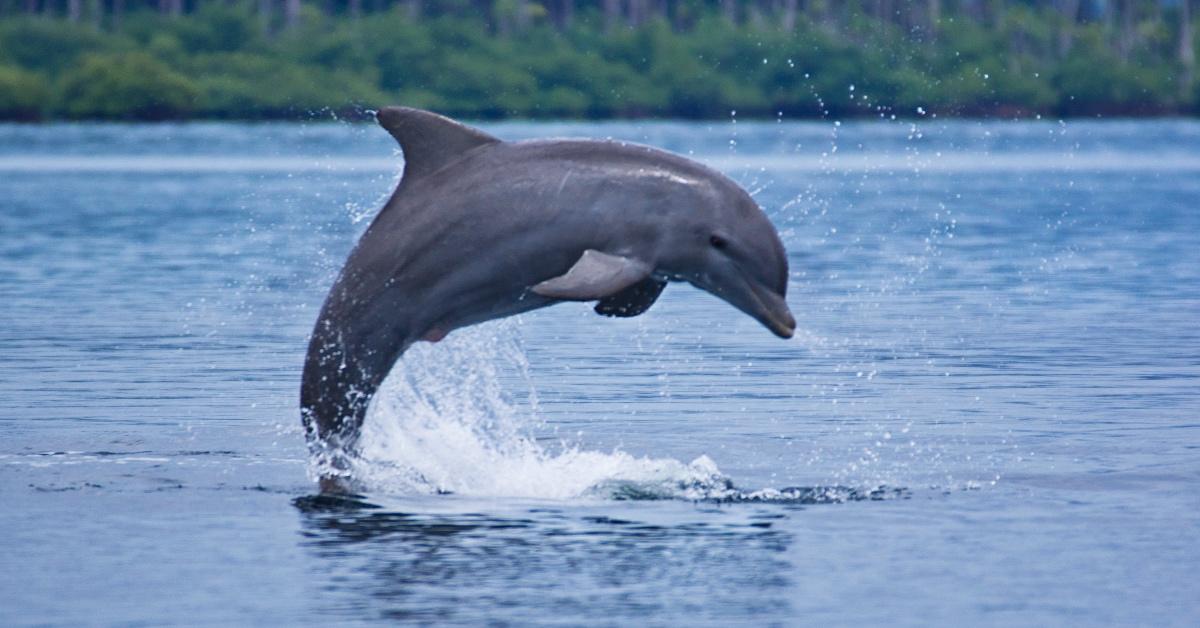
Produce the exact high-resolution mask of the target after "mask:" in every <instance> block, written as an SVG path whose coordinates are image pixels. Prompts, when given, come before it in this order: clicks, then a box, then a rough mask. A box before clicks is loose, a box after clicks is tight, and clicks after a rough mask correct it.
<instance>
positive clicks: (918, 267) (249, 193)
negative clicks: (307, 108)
mask: <svg viewBox="0 0 1200 628" xmlns="http://www.w3.org/2000/svg"><path fill="white" fill-rule="evenodd" d="M488 128H489V130H491V131H493V132H494V133H496V134H498V135H500V136H501V137H504V138H509V139H518V138H527V137H539V136H554V135H571V136H592V137H605V136H611V137H619V138H623V139H629V140H635V141H642V142H647V143H651V144H655V145H658V146H662V147H665V148H668V149H671V150H675V151H678V152H681V153H685V154H691V155H692V156H693V157H695V158H697V159H701V160H703V161H706V162H708V163H712V164H714V165H716V166H717V167H719V168H721V169H723V170H724V171H726V172H727V173H729V174H730V175H731V176H733V177H734V178H735V179H737V180H738V181H739V182H741V183H742V184H743V185H745V186H746V187H747V188H748V189H750V190H752V191H753V192H754V195H755V197H756V199H757V200H758V201H759V202H760V203H761V204H762V206H763V207H764V208H766V210H767V211H768V213H769V214H770V215H771V217H772V219H773V220H774V222H775V223H776V225H778V227H779V229H780V231H781V233H782V236H783V239H784V242H785V244H786V246H787V248H788V250H789V254H790V256H791V260H790V261H791V267H792V278H791V284H790V289H789V302H790V304H791V307H792V310H793V311H794V312H795V313H796V318H797V320H798V322H799V329H798V330H797V338H795V339H793V340H792V341H788V342H784V341H780V340H778V339H777V338H775V337H773V336H772V335H771V334H769V333H768V332H767V331H766V330H764V329H762V328H760V327H759V326H758V325H757V323H755V322H754V321H752V320H750V319H748V318H747V317H745V316H743V315H741V314H739V313H738V312H736V311H735V310H733V309H732V308H731V307H729V306H728V305H726V304H724V303H722V302H720V301H718V300H717V299H715V298H713V297H711V296H710V295H707V294H704V293H701V292H699V291H697V290H694V289H692V288H689V287H687V286H681V285H672V286H670V287H668V289H667V290H666V292H665V293H664V295H663V298H662V299H661V300H660V301H659V303H658V304H657V305H656V306H655V307H654V308H653V309H651V310H650V312H648V313H647V314H645V315H643V316H641V317H638V318H635V319H630V320H613V319H602V318H600V317H597V316H595V315H594V314H592V313H591V311H590V308H589V307H588V306H586V305H582V304H573V305H562V306H557V307H554V308H549V309H546V310H542V311H538V312H535V313H533V314H530V315H525V316H522V317H520V318H518V319H511V320H507V321H500V322H495V323H490V324H487V325H483V326H480V327H477V328H472V329H467V330H461V331H458V332H455V333H454V334H452V335H451V336H450V337H449V338H448V339H447V340H446V341H445V342H444V343H441V344H439V345H436V346H429V345H423V346H420V348H419V349H417V350H414V351H413V352H411V353H410V354H409V355H408V356H406V358H405V360H404V362H403V363H402V364H400V365H399V366H398V368H397V370H396V371H395V372H393V375H392V377H391V378H390V379H389V381H388V382H387V384H386V386H385V390H384V392H383V394H382V395H381V397H380V398H379V400H378V403H377V404H376V406H375V408H374V410H373V413H372V415H371V417H370V418H369V420H368V435H367V445H368V446H367V449H368V453H369V457H370V463H369V464H368V465H367V466H366V467H365V468H364V469H362V472H363V475H364V477H366V478H368V484H369V488H370V489H371V490H370V491H368V492H367V493H366V494H365V495H363V497H362V499H360V500H334V499H328V498H321V497H318V496H316V495H315V491H314V488H313V483H312V481H311V478H310V477H309V476H308V469H307V461H306V459H305V448H304V445H303V437H302V434H301V432H300V429H299V419H298V410H297V391H298V387H299V372H300V367H301V361H302V358H303V351H304V347H305V340H306V335H307V333H308V331H309V328H310V326H311V324H312V322H313V320H314V318H315V316H316V312H317V308H318V306H319V305H320V301H321V299H322V298H323V296H324V293H325V291H326V290H327V289H328V286H329V285H330V283H331V282H332V279H333V275H334V274H335V273H336V272H337V269H338V268H339V267H340V264H341V262H342V261H343V259H344V256H345V254H346V253H347V251H348V250H349V247H350V246H351V245H352V244H353V241H354V239H355V237H356V236H357V235H358V233H359V232H361V230H362V229H363V228H365V225H366V221H367V220H368V219H369V217H370V216H371V215H373V213H374V212H375V211H376V209H377V208H378V207H379V205H380V203H381V202H382V200H383V199H384V198H386V196H387V195H388V194H389V193H390V192H391V190H392V187H393V185H394V182H395V180H396V177H397V175H398V172H399V168H400V164H401V161H400V158H399V157H398V156H396V155H395V148H394V146H393V144H392V141H391V139H390V138H388V137H387V136H386V134H385V133H383V132H382V131H381V130H379V129H377V128H375V127H373V126H370V125H363V126H352V125H342V124H314V125H307V126H303V125H289V124H261V125H240V124H236V125H235V124H188V125H154V126H126V125H92V124H84V125H52V126H0V427H2V429H3V431H4V433H5V437H4V439H3V441H0V496H2V499H3V504H4V507H3V508H2V509H0V538H2V539H4V540H3V541H2V542H0V543H2V545H0V547H2V549H3V551H2V552H0V556H2V558H0V566H2V567H3V568H2V569H0V609H3V611H2V616H3V621H2V622H0V623H4V624H5V625H31V624H39V625H41V624H61V625H75V624H80V623H87V624H135V623H141V624H155V625H157V624H209V625H212V624H225V623H231V622H234V623H239V624H247V623H257V624H294V623H323V624H326V623H351V624H369V623H394V622H396V621H411V622H417V623H425V622H437V623H447V624H473V623H483V622H494V623H501V624H520V625H525V624H546V623H554V624H612V625H620V624H629V623H637V624H644V625H678V624H681V623H687V624H696V625H728V624H731V623H741V624H748V625H789V624H817V625H846V624H855V625H861V624H864V623H867V624H881V623H888V624H899V625H927V624H930V623H944V624H957V625H1011V624H1014V623H1016V624H1025V625H1094V624H1114V623H1117V624H1153V625H1195V624H1196V622H1197V621H1200V583H1198V581H1197V579H1196V578H1195V573H1196V570H1197V569H1198V568H1200V543H1198V542H1197V541H1198V540H1200V535H1198V532H1200V490H1198V489H1197V480H1200V388H1198V384H1200V325H1198V324H1197V323H1198V322H1200V321H1198V315H1200V213H1198V212H1197V211H1196V208H1197V206H1198V205H1200V123H1196V122H1185V121H1162V122H1069V123H1066V124H1063V123H1059V122H1022V123H1008V122H987V123H979V122H941V121H937V120H925V121H922V122H920V123H917V124H912V123H909V122H904V123H892V122H886V123H885V122H878V123H866V122H864V123H846V124H842V125H835V124H833V123H803V124H799V123H786V122H785V123H781V124H776V123H747V122H744V121H739V122H736V123H735V122H732V121H731V122H726V123H714V124H700V125H692V124H676V123H651V122H641V123H609V124H499V125H491V126H489V127H488ZM780 489H788V490H780ZM447 493H449V494H447Z"/></svg>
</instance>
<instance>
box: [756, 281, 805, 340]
mask: <svg viewBox="0 0 1200 628" xmlns="http://www.w3.org/2000/svg"><path fill="white" fill-rule="evenodd" d="M743 279H744V280H745V282H746V285H747V286H748V287H749V288H750V289H749V290H748V291H747V292H749V293H750V295H751V296H752V297H753V300H754V301H755V303H754V305H755V306H757V307H753V308H751V309H746V310H744V311H745V312H746V313H747V314H749V315H750V316H752V317H754V319H755V320H757V321H758V322H760V323H762V324H763V325H764V326H766V328H767V329H769V330H771V333H773V334H775V335H776V336H779V337H780V338H784V339H787V338H791V337H792V336H793V335H794V334H795V333H796V319H795V317H793V316H792V311H791V310H790V309H788V306H787V302H786V301H784V300H783V296H781V295H778V294H776V293H775V292H774V291H773V290H770V289H768V288H766V287H765V286H763V285H761V284H759V283H758V282H756V281H754V280H752V279H749V278H746V277H745V276H743Z"/></svg>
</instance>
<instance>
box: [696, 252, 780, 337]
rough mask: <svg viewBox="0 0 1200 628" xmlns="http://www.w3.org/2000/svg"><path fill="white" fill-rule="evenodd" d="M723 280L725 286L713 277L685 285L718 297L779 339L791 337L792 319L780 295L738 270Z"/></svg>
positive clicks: (697, 279) (697, 278)
mask: <svg viewBox="0 0 1200 628" xmlns="http://www.w3.org/2000/svg"><path fill="white" fill-rule="evenodd" d="M725 277H726V281H725V282H718V281H713V277H711V276H707V275H701V276H699V277H694V278H689V279H687V281H689V282H691V283H692V285H695V286H696V287H698V288H700V289H702V290H705V291H708V292H711V293H713V294H715V295H717V296H718V297H721V299H723V300H725V301H726V302H728V303H729V304H730V305H732V306H734V307H736V308H737V309H739V310H741V311H742V312H745V313H746V314H748V315H749V316H750V317H751V318H753V319H754V320H756V321H758V322H759V323H762V325H763V326H764V327H766V328H767V329H769V330H771V333H773V334H775V335H776V336H779V337H780V338H784V339H787V338H791V337H792V336H793V335H794V334H795V332H796V319H795V318H794V317H793V316H792V311H791V310H790V309H788V306H787V301H785V300H784V298H783V295H781V294H778V293H776V292H775V291H774V290H771V289H770V288H768V287H766V286H765V285H763V284H761V283H759V282H757V281H755V280H754V279H752V278H750V277H747V276H746V273H744V272H742V269H740V268H738V269H737V272H736V274H733V273H730V274H728V275H726V276H725ZM722 284H724V285H722Z"/></svg>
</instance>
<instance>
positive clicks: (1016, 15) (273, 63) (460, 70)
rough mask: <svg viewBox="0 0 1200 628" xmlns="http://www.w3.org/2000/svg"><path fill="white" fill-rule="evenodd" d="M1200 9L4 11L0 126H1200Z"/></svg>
mask: <svg viewBox="0 0 1200 628" xmlns="http://www.w3.org/2000/svg"><path fill="white" fill-rule="evenodd" d="M1197 5H1200V2H1198V0H857V1H855V0H845V1H835V0H709V1H705V0H690V1H689V0H544V1H542V2H534V1H531V0H446V1H441V2H433V1H425V2H421V1H420V0H401V1H389V0H322V1H320V2H318V1H315V0H313V1H301V0H282V1H280V0H190V1H188V0H140V1H139V0H0V120H9V121H44V120H185V119H196V120H222V119H224V120H305V119H319V118H329V117H332V116H337V117H343V118H356V117H364V116H365V115H367V112H368V111H369V110H371V109H374V108H377V107H379V106H382V105H387V104H406V105H410V106H415V107H423V108H428V109H433V110H436V111H439V112H442V113H446V114H448V115H454V116H461V117H466V118H472V119H502V118H526V119H577V118H583V119H608V118H631V117H655V118H679V119H722V118H728V117H729V116H730V115H731V114H732V113H733V112H736V115H737V117H738V118H739V119H742V118H787V119H804V118H852V117H884V118H890V117H904V118H911V117H919V116H924V115H939V116H969V117H1032V116H1037V115H1042V116H1057V117H1077V116H1158V115H1197V114H1200V80H1197V76H1196V67H1195V66H1196V57H1197V56H1198V52H1197V45H1198V42H1197V39H1198V38H1197V37H1196V33H1197V30H1198V28H1197V26H1198V21H1200V16H1197V13H1200V11H1198V10H1197V9H1198V8H1200V7H1198V6H1197Z"/></svg>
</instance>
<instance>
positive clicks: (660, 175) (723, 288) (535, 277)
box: [300, 107, 795, 484]
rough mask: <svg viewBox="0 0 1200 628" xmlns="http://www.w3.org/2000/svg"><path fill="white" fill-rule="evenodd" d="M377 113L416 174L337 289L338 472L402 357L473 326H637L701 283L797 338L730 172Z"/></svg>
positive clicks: (323, 454)
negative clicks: (660, 302) (671, 294)
mask: <svg viewBox="0 0 1200 628" xmlns="http://www.w3.org/2000/svg"><path fill="white" fill-rule="evenodd" d="M377 117H378V120H379V122H380V124H381V125H382V126H383V127H384V128H385V129H387V130H388V131H389V132H390V133H391V134H392V135H393V136H394V137H395V138H396V139H397V140H398V141H399V143H400V145H401V150H402V151H403V152H404V156H405V171H404V177H403V179H402V180H401V182H400V185H399V187H398V188H397V189H396V192H395V193H394V194H393V195H392V197H391V199H390V200H389V201H388V203H387V205H386V206H384V208H383V210H382V211H381V212H380V213H379V215H378V216H377V217H376V218H375V221H374V222H373V223H372V224H371V226H370V227H368V229H367V231H366V233H365V234H363V236H362V239H360V240H359V242H358V245H357V246H356V247H355V248H354V250H353V251H352V252H351V253H350V257H349V259H348V260H347V261H346V265H345V267H344V268H343V269H342V272H341V274H340V276H339V277H338V279H337V282H336V283H335V284H334V286H333V288H332V289H331V290H330V293H329V296H328V298H327V299H326V301H325V304H324V306H323V307H322V309H321V313H320V316H319V318H318V320H317V323H316V327H315V328H314V329H313V333H312V338H311V342H310V344H309V347H308V354H307V356H306V359H305V364H304V375H303V383H302V387H301V395H300V397H301V399H300V403H301V412H302V415H303V419H304V425H305V431H306V434H307V436H308V441H309V446H310V448H311V449H312V451H313V453H314V455H316V456H317V457H318V459H319V460H320V461H321V462H323V463H325V466H326V468H327V469H330V468H332V469H346V468H347V466H348V465H347V464H346V461H347V457H351V456H353V455H354V453H355V450H356V440H357V436H358V433H359V428H360V427H361V425H362V421H363V418H364V417H365V415H366V411H367V406H368V405H369V403H370V401H371V397H372V395H373V394H374V393H375V391H376V389H377V388H378V387H379V385H380V383H381V382H382V381H383V379H384V378H385V377H386V376H387V374H388V371H390V370H391V368H392V366H393V365H394V364H395V362H396V360H397V359H398V358H399V357H400V355H401V354H403V353H404V351H405V350H406V349H407V348H408V347H409V346H411V345H412V344H413V343H414V342H417V341H420V340H426V341H432V342H437V341H438V340H440V339H441V338H442V337H444V336H445V335H446V334H447V333H449V332H451V331H453V330H455V329H458V328H460V327H466V326H468V325H473V324H475V323H480V322H483V321H487V320H491V319H494V318H501V317H505V316H511V315H513V314H518V313H521V312H527V311H529V310H534V309H537V308H541V307H545V306H547V305H553V304H555V303H560V302H563V301H592V300H595V301H598V304H597V306H596V311H597V312H598V313H600V314H604V315H608V316H635V315H637V314H640V313H641V312H643V311H645V310H646V309H647V308H649V307H650V305H651V304H653V302H654V299H655V298H657V296H658V294H659V293H660V292H661V290H662V287H663V286H664V285H665V284H666V283H667V282H668V281H686V282H688V283H691V284H692V285H694V286H696V287H698V288H700V289H702V290H706V291H708V292H710V293H712V294H714V295H716V296H718V297H720V298H721V299H724V300H725V301H728V302H729V303H731V304H732V305H733V306H734V307H736V308H738V309H740V310H742V311H743V312H745V313H746V314H749V315H750V316H752V317H754V318H755V319H757V320H758V321H760V322H761V323H762V324H763V325H765V326H766V327H767V328H768V329H770V330H771V331H772V332H774V333H775V334H776V335H778V336H780V337H782V338H789V337H791V335H792V332H793V329H794V328H795V321H794V319H793V318H792V315H791V312H790V311H789V310H788V307H787V304H786V303H785V301H784V297H785V294H786V291H787V279H788V267H787V255H786V252H785V251H784V248H783V245H782V243H781V242H780V240H779V236H778V235H777V234H776V232H775V228H774V227H773V226H772V225H771V223H770V221H769V220H768V219H767V217H766V215H765V214H764V213H763V211H762V210H761V209H760V208H759V207H758V205H757V204H755V202H754V200H753V199H751V198H750V196H749V195H748V194H746V192H745V191H744V190H742V189H741V188H740V187H738V185H737V184H736V183H734V182H733V181H731V180H730V179H729V178H727V177H725V176H724V175H722V174H720V173H718V172H716V171H714V170H712V169H710V168H708V167H706V166H703V165H701V164H699V163H696V162H694V161H691V160H688V159H685V158H683V157H680V156H677V155H674V154H671V153H667V152H664V151H661V150H657V149H654V148H650V147H647V146H640V145H636V144H629V143H625V142H615V141H593V140H534V141H526V142H516V143H510V142H502V141H500V140H498V139H496V138H494V137H491V136H489V135H487V134H485V133H482V132H481V131H478V130H476V129H472V128H470V127H466V126H463V125H461V124H459V123H457V122H454V121H452V120H450V119H448V118H444V117H441V116H438V115H436V114H433V113H429V112H426V111H421V110H417V109H408V108H403V107H389V108H385V109H383V110H382V111H380V112H379V113H378V116H377ZM331 472H332V473H334V474H336V473H338V471H331ZM323 484H324V482H323Z"/></svg>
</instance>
